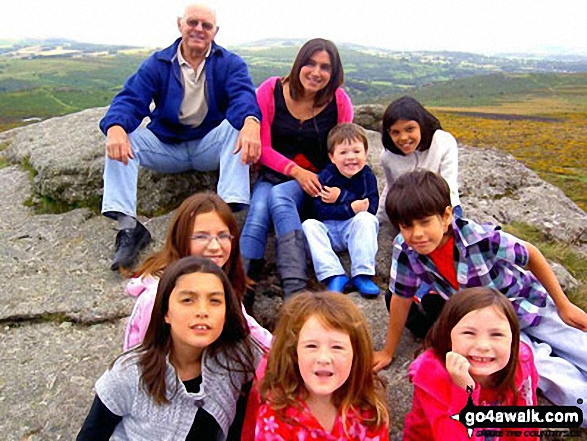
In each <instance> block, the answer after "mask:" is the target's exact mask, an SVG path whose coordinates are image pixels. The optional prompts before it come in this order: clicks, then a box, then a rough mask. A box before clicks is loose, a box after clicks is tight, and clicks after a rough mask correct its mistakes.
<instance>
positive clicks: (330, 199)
mask: <svg viewBox="0 0 587 441" xmlns="http://www.w3.org/2000/svg"><path fill="white" fill-rule="evenodd" d="M319 196H320V198H321V199H322V202H324V203H326V204H334V203H335V202H336V200H337V199H338V197H339V196H340V188H338V187H327V186H324V187H323V188H322V191H320V195H319Z"/></svg>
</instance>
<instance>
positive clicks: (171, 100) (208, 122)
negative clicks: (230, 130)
mask: <svg viewBox="0 0 587 441" xmlns="http://www.w3.org/2000/svg"><path fill="white" fill-rule="evenodd" d="M180 42H181V38H178V39H177V40H176V41H175V43H173V44H172V45H171V46H169V47H167V48H165V49H162V50H161V51H158V52H155V53H154V54H153V55H151V56H150V57H149V58H147V59H146V60H145V61H144V62H143V64H142V65H141V67H140V68H139V70H138V71H137V72H136V73H135V74H133V75H132V76H131V77H130V78H129V79H128V80H126V82H125V84H124V88H123V89H122V91H121V92H120V93H118V95H116V96H115V97H114V100H113V101H112V104H111V105H110V108H109V109H108V112H107V113H106V116H104V118H103V119H102V121H100V129H101V130H102V132H104V134H106V132H107V130H108V129H109V128H110V127H112V126H115V125H118V126H121V127H122V128H123V129H124V130H125V132H126V133H131V132H133V131H134V130H135V129H136V128H137V127H138V126H139V125H140V124H141V122H142V120H143V118H144V117H146V116H149V117H150V118H151V122H150V123H149V125H148V128H149V130H151V131H152V132H153V133H154V134H155V136H157V138H159V140H161V141H163V142H166V143H171V144H174V143H179V142H183V141H190V140H194V139H202V138H203V137H204V136H206V135H207V134H208V132H210V131H211V130H212V129H214V128H215V127H217V126H218V125H220V123H221V122H222V121H223V120H224V119H227V120H228V122H229V123H230V124H231V125H232V126H233V127H234V128H235V129H237V130H240V129H242V127H243V124H244V121H245V118H246V117H247V116H255V117H257V118H258V119H261V111H260V110H259V106H258V105H257V98H256V96H255V87H254V86H253V83H252V82H251V78H250V76H249V73H248V70H247V66H246V64H245V62H244V61H243V60H242V59H241V58H240V57H239V56H238V55H236V54H233V53H232V52H229V51H227V50H226V49H224V48H223V47H221V46H218V45H217V44H216V43H214V42H212V48H211V51H210V55H209V56H208V58H206V64H205V67H204V68H205V70H206V95H207V97H208V113H207V115H206V118H204V121H202V123H201V124H200V125H199V126H198V127H196V128H193V127H190V126H186V125H183V124H181V123H180V122H179V108H180V106H181V102H182V100H183V85H182V82H181V72H180V67H179V62H178V60H177V48H178V46H179V44H180ZM152 101H154V102H155V109H154V110H153V112H151V111H150V110H149V106H150V105H151V102H152Z"/></svg>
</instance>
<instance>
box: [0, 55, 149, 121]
mask: <svg viewBox="0 0 587 441" xmlns="http://www.w3.org/2000/svg"><path fill="white" fill-rule="evenodd" d="M146 56H147V54H145V53H142V54H136V55H116V56H104V57H83V58H61V57H55V58H36V59H5V58H0V131H2V130H6V129H8V128H12V127H17V126H19V125H22V124H23V123H22V120H23V119H26V118H41V119H46V118H49V117H52V116H59V115H65V114H68V113H74V112H78V111H80V110H83V109H88V108H92V107H101V106H107V105H108V104H109V103H110V101H111V100H112V97H113V96H114V94H115V93H116V91H118V90H119V89H120V87H121V85H122V83H123V82H124V80H125V79H126V78H127V77H128V76H129V75H131V74H132V73H133V72H134V71H135V70H136V69H137V67H138V66H139V64H140V63H141V62H142V60H144V59H145V57H146Z"/></svg>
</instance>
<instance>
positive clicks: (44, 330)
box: [0, 109, 587, 441]
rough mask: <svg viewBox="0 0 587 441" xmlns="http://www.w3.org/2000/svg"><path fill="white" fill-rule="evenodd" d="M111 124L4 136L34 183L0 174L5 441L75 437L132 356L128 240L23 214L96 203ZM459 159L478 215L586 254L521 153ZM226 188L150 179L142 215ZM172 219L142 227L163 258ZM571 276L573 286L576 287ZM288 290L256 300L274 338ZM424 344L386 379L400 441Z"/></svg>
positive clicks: (13, 173)
mask: <svg viewBox="0 0 587 441" xmlns="http://www.w3.org/2000/svg"><path fill="white" fill-rule="evenodd" d="M103 112H104V109H91V110H86V111H84V112H80V113H78V114H75V115H69V116H66V117H61V118H54V119H51V120H47V121H44V122H42V123H39V124H34V125H31V126H27V127H25V128H21V129H16V130H13V131H10V132H5V133H2V134H0V145H2V144H3V143H9V144H10V145H9V147H8V148H7V150H6V151H5V152H3V153H0V154H3V155H6V156H7V157H8V158H9V160H10V161H13V162H14V163H24V164H25V165H26V166H27V168H29V169H30V168H32V169H34V171H35V172H34V173H32V174H34V177H33V178H32V180H31V178H30V175H29V172H27V171H25V170H23V169H22V167H21V166H19V165H9V166H7V167H5V168H2V169H0V254H1V256H2V259H1V260H0V276H1V277H0V296H1V298H2V302H1V306H0V321H1V322H2V327H1V328H0V336H1V337H0V353H1V354H2V355H3V356H2V357H0V433H4V434H5V435H4V438H5V439H9V440H31V441H32V440H41V439H72V438H73V437H74V436H75V434H76V433H77V430H78V429H79V427H80V426H81V424H82V421H83V418H84V416H85V415H86V413H87V411H88V409H89V406H90V404H91V401H92V398H93V392H92V386H93V383H94V382H95V380H96V379H97V378H98V377H99V375H101V373H102V372H103V371H104V370H105V369H106V368H107V367H108V365H109V363H110V362H111V361H112V360H113V358H114V357H115V356H116V354H118V353H119V352H120V350H121V349H122V333H123V329H124V326H125V319H126V316H127V315H128V314H129V312H130V310H131V308H132V304H133V299H132V298H129V297H127V296H125V295H124V294H123V291H124V285H125V280H123V279H122V278H121V277H120V276H119V275H118V274H116V273H113V272H111V271H110V270H109V269H108V268H109V262H110V258H111V254H112V251H113V249H112V248H113V242H114V236H115V232H114V231H113V230H112V223H111V221H109V220H107V219H105V218H103V217H102V216H99V215H97V214H96V213H95V212H93V211H92V210H90V209H88V208H78V209H74V210H71V211H67V212H65V213H62V214H43V215H38V214H35V212H34V210H33V209H32V208H30V207H27V206H25V205H24V202H25V201H27V200H28V199H30V198H31V196H33V195H34V196H35V197H37V198H40V197H47V198H51V199H54V200H61V201H64V202H66V203H68V204H73V205H78V206H84V205H90V206H93V205H94V204H95V201H96V200H97V199H99V196H100V191H101V182H100V179H101V167H102V163H103V152H104V140H103V137H102V135H101V134H100V133H99V131H98V129H97V123H98V120H99V118H100V117H101V116H102V114H103ZM369 141H370V151H369V159H370V163H371V165H372V167H373V169H374V170H375V172H376V174H378V176H380V177H381V176H382V174H381V170H380V168H379V165H378V157H379V154H380V152H381V148H382V146H381V143H380V141H379V135H378V134H377V133H375V132H369ZM459 153H460V170H461V173H460V175H461V176H460V186H461V195H462V198H461V199H462V202H463V206H464V209H465V213H466V214H467V216H469V217H471V218H474V219H478V220H480V221H491V222H494V223H495V222H498V223H503V222H511V221H520V222H524V223H527V224H531V225H534V226H536V227H537V228H539V229H540V230H542V231H544V232H545V234H547V235H548V236H550V237H552V238H553V239H556V240H559V241H561V242H563V243H567V244H572V245H573V246H575V247H576V248H577V250H578V252H585V250H586V249H587V248H586V244H587V235H586V233H585V231H586V229H587V215H586V214H585V213H584V212H583V211H581V210H580V209H579V208H577V206H576V205H575V204H573V203H572V202H571V201H570V200H568V199H567V198H566V197H565V196H564V195H563V193H562V192H561V191H560V190H558V189H557V188H555V187H553V186H551V185H549V184H547V183H545V182H544V181H542V180H541V179H540V178H538V176H536V174H535V173H533V172H532V171H530V170H528V169H527V168H525V167H523V166H522V165H521V164H519V163H518V162H517V161H516V160H515V159H514V158H513V157H512V156H510V155H508V154H504V153H501V152H498V151H493V150H487V149H476V148H470V147H465V146H460V148H459ZM29 171H30V170H29ZM214 178H215V177H214V175H213V174H200V173H190V174H186V175H182V176H179V177H178V176H171V177H170V176H165V177H162V176H160V175H157V174H155V173H150V172H142V174H141V176H140V179H141V188H139V206H140V208H141V210H142V212H143V213H144V214H148V215H149V216H151V214H150V213H155V212H158V211H160V210H164V209H165V208H166V207H168V206H169V201H174V202H179V201H181V199H182V198H183V197H185V195H187V194H190V193H191V192H194V191H198V190H200V189H202V188H212V189H213V188H214ZM380 186H381V188H382V187H383V180H382V179H380ZM154 191H157V194H156V195H155V194H154ZM169 218H170V214H166V215H163V216H155V217H150V218H145V217H143V218H141V220H142V221H144V223H145V225H147V227H148V228H149V230H150V231H151V232H152V233H153V236H154V238H155V242H154V244H153V245H152V246H151V248H150V250H152V249H154V248H157V247H159V246H161V244H162V241H163V238H164V236H165V231H166V228H167V225H168V222H169ZM239 221H240V222H241V223H242V221H243V217H242V215H241V216H240V217H239ZM390 244H391V237H390V230H389V227H388V226H386V225H383V226H382V228H381V232H380V236H379V247H380V248H379V253H378V258H377V267H378V278H377V281H378V282H379V283H380V286H381V287H382V288H384V287H385V282H386V280H387V278H388V271H389V265H390V262H389V259H390ZM148 251H149V250H147V252H148ZM271 252H272V251H270V253H271ZM270 260H271V257H270ZM560 271H561V274H563V273H564V269H562V270H560ZM561 277H562V276H561ZM565 277H567V278H566V279H565V280H564V281H563V282H564V283H566V284H567V286H568V285H569V284H573V283H576V281H574V279H572V277H570V275H568V276H565ZM276 286H277V278H276V276H275V271H274V264H273V263H271V262H270V263H269V265H268V266H267V269H266V271H265V272H264V280H263V281H262V282H261V283H260V284H259V287H258V288H259V289H258V294H257V302H256V315H257V316H258V318H259V320H260V321H261V322H262V323H265V324H267V325H268V326H270V325H271V323H272V320H273V317H274V315H275V311H276V310H277V308H279V306H280V304H281V298H280V295H279V290H278V288H277V287H276ZM350 295H351V296H352V298H353V300H355V301H356V302H357V304H359V306H360V307H361V308H362V310H363V311H364V313H365V315H366V316H367V317H368V319H369V321H370V323H371V327H372V332H373V337H374V340H375V344H376V346H377V347H378V348H380V347H381V346H382V345H383V341H384V338H385V331H386V327H387V320H388V314H387V311H386V309H385V306H384V301H383V296H380V298H379V299H377V300H365V299H362V298H361V297H360V296H358V295H357V294H356V293H353V294H350ZM417 346H418V345H417V342H415V341H414V339H413V338H412V337H411V336H410V335H409V334H408V333H407V332H405V333H404V336H403V338H402V342H401V346H400V348H399V350H398V353H397V358H396V360H395V361H394V363H393V365H392V366H391V367H390V368H389V369H388V370H386V371H383V373H382V374H381V376H382V378H383V380H384V381H385V382H386V383H387V385H388V399H389V403H390V408H391V418H392V421H391V431H390V432H391V439H393V440H397V439H401V429H402V426H403V418H404V415H405V413H406V412H407V411H408V410H409V408H410V406H411V387H410V384H409V383H408V382H407V381H406V377H405V374H406V372H407V366H408V365H409V363H410V361H411V360H412V356H413V352H414V350H415V349H416V348H417Z"/></svg>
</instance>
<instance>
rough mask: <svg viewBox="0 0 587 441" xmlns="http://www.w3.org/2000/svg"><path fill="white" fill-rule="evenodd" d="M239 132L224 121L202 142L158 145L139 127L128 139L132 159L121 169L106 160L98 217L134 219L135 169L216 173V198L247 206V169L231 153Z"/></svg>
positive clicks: (115, 163)
mask: <svg viewBox="0 0 587 441" xmlns="http://www.w3.org/2000/svg"><path fill="white" fill-rule="evenodd" d="M238 135H239V132H238V130H236V129H235V128H234V127H232V126H231V125H230V123H229V122H228V121H227V120H224V121H222V123H221V124H220V125H219V126H218V127H216V128H215V129H213V130H211V131H210V132H209V133H208V134H207V135H206V136H204V137H203V138H202V139H195V140H192V141H185V142H181V143H178V144H166V143H164V142H161V141H160V140H159V139H158V138H157V137H156V136H155V135H154V134H153V133H152V132H151V131H150V130H149V129H147V128H142V127H139V128H138V129H136V130H135V131H134V132H132V133H131V134H130V135H129V141H130V145H131V147H132V151H133V155H134V159H131V160H129V161H128V164H127V165H124V164H123V163H122V162H120V161H115V160H113V159H110V158H108V156H106V160H105V163H104V195H103V197H102V213H103V214H105V215H106V216H110V217H112V215H111V214H110V213H112V212H118V213H124V214H126V215H128V216H132V217H136V213H137V182H138V174H139V166H141V167H146V168H148V169H151V170H154V171H156V172H159V173H181V172H186V171H189V170H198V171H213V170H219V171H220V175H219V179H218V187H217V191H218V194H219V195H220V197H221V198H222V199H224V200H225V201H226V202H234V203H241V204H248V203H249V197H250V188H249V187H250V185H249V166H248V165H243V164H242V163H241V155H240V154H234V153H232V152H233V150H234V147H235V145H236V141H237V138H238Z"/></svg>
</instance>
